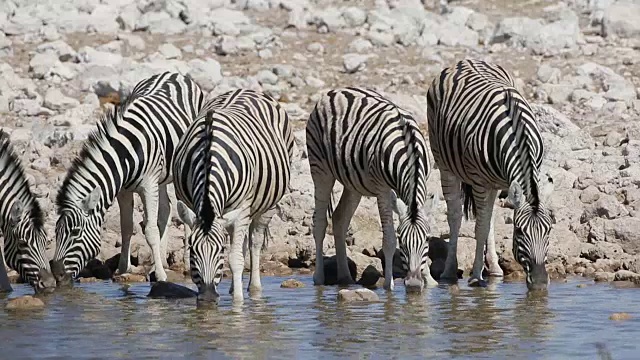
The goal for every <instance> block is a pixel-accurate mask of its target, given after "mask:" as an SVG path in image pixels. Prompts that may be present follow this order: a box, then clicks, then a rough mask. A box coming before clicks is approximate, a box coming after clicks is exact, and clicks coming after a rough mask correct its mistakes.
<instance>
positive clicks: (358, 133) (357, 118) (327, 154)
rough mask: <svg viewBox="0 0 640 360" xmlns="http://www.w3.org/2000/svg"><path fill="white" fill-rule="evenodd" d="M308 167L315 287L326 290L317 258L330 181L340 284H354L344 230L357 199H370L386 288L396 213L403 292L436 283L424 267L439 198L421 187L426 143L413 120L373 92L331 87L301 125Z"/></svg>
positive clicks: (390, 273)
mask: <svg viewBox="0 0 640 360" xmlns="http://www.w3.org/2000/svg"><path fill="white" fill-rule="evenodd" d="M306 139H307V152H308V161H309V166H310V170H311V177H312V179H313V184H314V197H315V209H314V213H313V237H314V239H315V243H316V268H315V272H314V275H313V280H314V284H315V285H323V284H324V280H325V279H324V260H323V254H322V248H323V242H324V237H325V231H326V228H327V210H330V209H331V207H332V205H331V202H332V201H331V198H332V190H333V186H334V184H335V181H336V180H337V181H339V182H340V183H341V184H342V185H343V192H342V195H341V197H340V201H339V202H338V205H337V207H336V209H335V210H334V211H333V214H332V221H333V233H334V236H335V246H336V256H337V265H338V269H337V270H338V283H340V284H350V283H353V281H354V279H352V278H351V274H350V273H349V270H348V265H347V255H346V242H345V238H346V231H347V227H348V226H349V223H350V221H351V218H352V217H353V214H354V213H355V211H356V208H357V207H358V204H359V203H360V199H361V198H362V196H375V197H376V199H377V203H378V212H379V215H380V221H381V224H382V232H383V245H382V247H383V252H384V257H385V264H384V278H385V281H384V288H385V289H387V290H393V288H394V282H393V271H392V264H393V255H394V253H395V250H396V242H397V240H396V232H395V230H394V223H393V212H395V213H396V214H398V215H399V217H400V223H399V227H398V235H399V238H400V255H401V258H402V263H403V266H404V267H405V270H407V275H406V277H405V279H404V282H405V286H406V288H407V290H422V289H423V288H424V285H425V280H426V283H427V285H428V286H435V285H437V282H436V281H435V280H434V279H433V278H432V276H431V274H430V270H429V266H428V264H427V262H428V261H429V258H428V255H427V253H428V251H429V242H428V235H429V233H430V232H431V221H430V220H432V219H431V214H432V212H433V210H434V209H435V208H436V207H437V204H438V197H437V195H434V196H433V198H432V199H430V196H429V194H427V187H426V182H427V179H428V177H429V175H430V172H431V165H430V162H429V159H428V157H427V144H426V141H425V139H424V137H423V135H422V133H421V131H420V129H419V128H418V124H417V122H416V120H415V119H414V118H413V116H412V115H411V114H410V113H409V112H407V111H406V110H404V109H402V108H400V107H399V106H397V105H395V104H394V103H393V102H391V101H390V100H389V99H387V98H385V97H384V96H383V95H381V94H380V93H378V92H377V91H375V90H372V89H367V88H360V87H345V88H337V89H333V90H330V91H328V92H327V93H325V94H323V95H322V97H321V98H320V99H319V100H318V102H317V104H316V106H315V108H314V109H313V111H312V112H311V114H310V115H309V120H308V122H307V127H306Z"/></svg>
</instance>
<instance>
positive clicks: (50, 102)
mask: <svg viewBox="0 0 640 360" xmlns="http://www.w3.org/2000/svg"><path fill="white" fill-rule="evenodd" d="M78 105H80V102H79V101H78V100H76V99H73V98H70V97H68V96H65V95H64V94H63V93H62V91H60V90H59V89H57V88H53V87H51V88H49V89H48V90H47V92H46V94H45V95H44V106H45V107H47V108H49V109H51V110H56V111H60V110H67V109H71V108H74V107H76V106H78Z"/></svg>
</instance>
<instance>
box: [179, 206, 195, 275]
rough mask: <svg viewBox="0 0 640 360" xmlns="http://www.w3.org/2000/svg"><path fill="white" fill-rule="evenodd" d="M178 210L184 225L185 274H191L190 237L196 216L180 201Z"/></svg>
mask: <svg viewBox="0 0 640 360" xmlns="http://www.w3.org/2000/svg"><path fill="white" fill-rule="evenodd" d="M176 209H177V210H178V217H179V218H180V220H182V224H183V226H184V240H183V245H184V256H183V259H182V261H184V272H185V274H188V273H189V269H190V268H191V264H190V259H189V235H191V226H192V225H193V223H194V222H195V219H196V214H194V213H193V211H191V209H189V208H188V207H187V205H185V204H184V203H183V202H182V201H180V200H178V201H177V204H176Z"/></svg>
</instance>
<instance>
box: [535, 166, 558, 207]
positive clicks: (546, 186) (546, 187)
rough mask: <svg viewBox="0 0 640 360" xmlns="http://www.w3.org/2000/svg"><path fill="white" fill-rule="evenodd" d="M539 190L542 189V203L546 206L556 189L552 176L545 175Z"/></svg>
mask: <svg viewBox="0 0 640 360" xmlns="http://www.w3.org/2000/svg"><path fill="white" fill-rule="evenodd" d="M538 188H539V189H540V201H541V202H542V203H543V204H546V203H547V202H548V201H549V197H550V196H551V194H552V193H553V190H554V189H555V185H554V183H553V178H552V177H551V175H549V174H548V173H545V174H543V176H542V179H541V181H540V182H539V183H538Z"/></svg>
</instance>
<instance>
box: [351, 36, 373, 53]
mask: <svg viewBox="0 0 640 360" xmlns="http://www.w3.org/2000/svg"><path fill="white" fill-rule="evenodd" d="M347 49H348V50H349V51H353V52H357V53H368V52H369V51H371V49H373V44H372V43H371V41H369V40H367V39H363V38H357V39H355V40H353V41H352V42H351V43H350V44H349V46H348V48H347Z"/></svg>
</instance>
